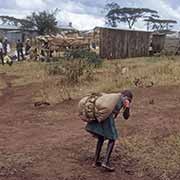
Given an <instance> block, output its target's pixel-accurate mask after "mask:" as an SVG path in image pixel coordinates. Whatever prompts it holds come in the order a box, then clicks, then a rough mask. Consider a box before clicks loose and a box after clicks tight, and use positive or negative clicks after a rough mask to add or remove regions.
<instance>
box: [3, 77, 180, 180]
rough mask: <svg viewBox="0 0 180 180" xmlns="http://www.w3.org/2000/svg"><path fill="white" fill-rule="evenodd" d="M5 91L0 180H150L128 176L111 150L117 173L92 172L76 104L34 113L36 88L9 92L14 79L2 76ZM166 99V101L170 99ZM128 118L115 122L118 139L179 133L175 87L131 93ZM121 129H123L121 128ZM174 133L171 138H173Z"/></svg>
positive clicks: (179, 98)
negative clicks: (130, 108)
mask: <svg viewBox="0 0 180 180" xmlns="http://www.w3.org/2000/svg"><path fill="white" fill-rule="evenodd" d="M0 77H1V78H3V79H5V81H6V84H7V88H6V89H4V90H3V91H2V96H1V97H0V127H1V130H0V180H95V179H97V180H105V179H111V180H119V179H121V180H137V179H138V180H150V179H151V178H150V177H149V176H145V177H144V176H143V177H137V176H136V175H135V174H133V173H130V172H129V171H128V167H129V166H130V165H131V166H132V165H133V162H128V163H129V164H123V163H122V159H121V156H120V153H121V152H120V151H117V150H115V151H114V152H113V155H112V164H113V165H114V166H115V168H116V171H115V172H113V173H107V172H104V171H103V170H102V169H101V168H98V169H95V168H93V167H92V163H93V155H94V150H95V144H96V141H95V139H94V138H93V137H91V135H90V134H88V133H87V132H86V131H85V130H84V126H85V124H84V123H83V122H82V121H81V120H79V119H78V116H77V103H78V100H71V101H67V102H64V103H61V104H57V105H50V106H42V107H34V102H33V101H32V96H33V93H35V92H36V90H37V89H38V87H39V85H38V84H29V85H26V86H18V87H13V88H12V87H11V81H12V80H13V79H14V78H17V77H11V76H8V75H7V74H1V75H0ZM170 94H171V95H170ZM134 96H135V98H134V103H133V105H132V115H131V118H130V119H129V120H128V121H126V122H125V123H124V122H123V120H121V118H119V119H118V120H117V121H118V122H117V127H118V129H119V133H120V138H119V140H118V141H117V143H116V147H115V148H116V149H118V146H120V141H121V138H123V137H128V136H136V135H143V136H145V137H148V138H152V139H154V140H158V139H159V138H161V137H165V136H168V135H169V134H170V133H174V132H176V131H178V130H179V127H180V111H179V108H180V87H178V86H171V87H153V88H148V89H147V88H144V89H143V88H141V89H140V88H139V89H134ZM121 123H123V126H121ZM172 129H173V132H172Z"/></svg>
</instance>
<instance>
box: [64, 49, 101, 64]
mask: <svg viewBox="0 0 180 180" xmlns="http://www.w3.org/2000/svg"><path fill="white" fill-rule="evenodd" d="M64 58H65V60H74V59H81V60H85V61H86V62H87V63H89V64H92V65H94V66H95V67H98V66H100V65H101V64H102V59H101V58H100V57H99V56H98V55H97V54H96V53H95V52H91V51H87V50H79V49H76V50H68V51H66V52H65V54H64Z"/></svg>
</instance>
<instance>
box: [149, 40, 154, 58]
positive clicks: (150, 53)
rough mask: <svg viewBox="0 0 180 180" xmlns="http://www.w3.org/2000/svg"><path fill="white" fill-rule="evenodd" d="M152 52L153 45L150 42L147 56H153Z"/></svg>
mask: <svg viewBox="0 0 180 180" xmlns="http://www.w3.org/2000/svg"><path fill="white" fill-rule="evenodd" d="M153 54H154V51H153V43H152V42H151V43H150V45H149V56H153Z"/></svg>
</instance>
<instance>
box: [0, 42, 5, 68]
mask: <svg viewBox="0 0 180 180" xmlns="http://www.w3.org/2000/svg"><path fill="white" fill-rule="evenodd" d="M0 59H1V62H2V65H4V58H3V44H2V42H1V41H0Z"/></svg>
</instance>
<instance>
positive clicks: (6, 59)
mask: <svg viewBox="0 0 180 180" xmlns="http://www.w3.org/2000/svg"><path fill="white" fill-rule="evenodd" d="M15 48H16V51H14V50H12V49H11V46H10V42H9V41H8V39H7V38H4V40H0V60H1V63H2V65H4V64H5V63H8V64H9V65H12V63H13V60H17V61H21V60H25V56H27V55H29V53H30V49H31V42H30V39H27V40H26V42H25V45H24V43H23V42H22V41H21V40H18V41H17V42H16V46H15Z"/></svg>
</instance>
